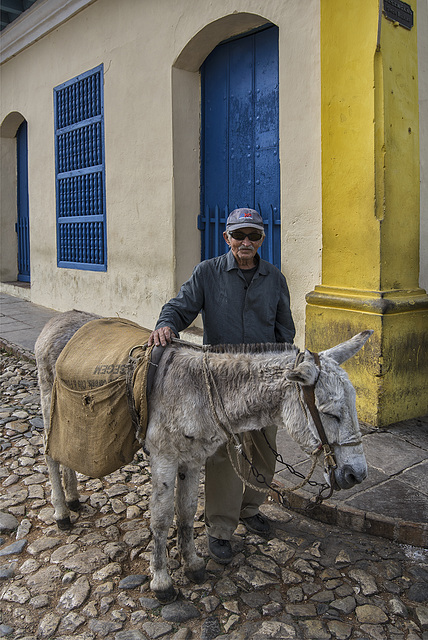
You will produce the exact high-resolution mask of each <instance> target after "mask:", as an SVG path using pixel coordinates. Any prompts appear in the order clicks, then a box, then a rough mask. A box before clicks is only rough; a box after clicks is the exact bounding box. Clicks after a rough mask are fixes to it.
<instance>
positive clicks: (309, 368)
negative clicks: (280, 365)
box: [287, 349, 319, 385]
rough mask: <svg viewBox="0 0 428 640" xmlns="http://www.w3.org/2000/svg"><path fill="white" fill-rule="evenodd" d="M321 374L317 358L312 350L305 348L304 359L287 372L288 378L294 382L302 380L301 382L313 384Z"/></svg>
mask: <svg viewBox="0 0 428 640" xmlns="http://www.w3.org/2000/svg"><path fill="white" fill-rule="evenodd" d="M318 375H319V369H318V367H317V366H316V364H315V358H314V356H313V355H312V353H311V352H310V351H308V350H307V349H306V350H305V356H304V358H303V360H302V361H301V362H300V363H299V364H298V365H297V366H295V367H294V369H291V371H288V372H287V379H288V380H292V381H293V382H300V384H304V385H311V384H315V381H316V380H317V378H318Z"/></svg>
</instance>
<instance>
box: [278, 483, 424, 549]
mask: <svg viewBox="0 0 428 640" xmlns="http://www.w3.org/2000/svg"><path fill="white" fill-rule="evenodd" d="M272 485H273V486H274V487H276V488H277V490H278V491H279V492H280V493H281V492H282V493H283V494H284V496H285V497H286V500H287V505H286V507H287V508H289V509H291V510H292V511H296V512H298V513H299V514H300V515H304V516H306V517H308V518H311V519H314V520H318V521H319V522H323V523H324V524H330V525H336V526H339V527H341V528H342V529H351V530H352V531H355V532H356V533H367V534H369V535H372V536H379V537H382V538H387V539H388V540H393V541H394V542H399V543H401V544H408V545H411V546H414V547H422V548H428V523H422V522H408V521H406V520H399V519H394V518H390V517H388V516H380V515H379V514H377V513H372V512H370V511H362V510H361V509H355V508H354V507H349V506H347V505H338V504H333V503H332V502H329V501H328V500H326V501H325V502H322V503H321V504H317V505H314V504H313V502H312V497H311V498H308V497H307V494H306V495H304V494H303V493H302V492H301V491H290V490H289V489H287V488H286V487H285V486H284V485H282V484H281V483H279V482H278V481H277V480H274V481H273V482H272ZM269 495H270V497H271V498H272V499H273V500H274V501H275V502H277V503H278V504H281V502H280V499H279V498H278V495H277V494H276V493H275V491H272V492H271V493H270V494H269Z"/></svg>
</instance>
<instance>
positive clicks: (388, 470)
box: [0, 293, 428, 547]
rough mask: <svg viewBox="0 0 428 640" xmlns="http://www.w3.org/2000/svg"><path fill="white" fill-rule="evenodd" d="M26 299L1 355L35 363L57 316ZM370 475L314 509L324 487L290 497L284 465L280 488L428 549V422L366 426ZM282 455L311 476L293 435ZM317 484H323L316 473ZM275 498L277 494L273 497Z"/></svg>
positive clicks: (312, 513) (1, 299)
mask: <svg viewBox="0 0 428 640" xmlns="http://www.w3.org/2000/svg"><path fill="white" fill-rule="evenodd" d="M55 313H56V312H55V311H53V310H51V309H46V308H45V307H41V306H38V305H35V304H32V303H31V302H28V301H26V300H22V299H21V298H16V297H14V296H10V295H8V294H5V293H0V349H4V350H6V351H9V352H11V353H14V354H15V355H17V356H23V357H27V358H30V359H34V344H35V342H36V339H37V336H38V335H39V333H40V331H41V329H42V327H43V326H44V324H45V323H46V322H47V321H48V320H49V319H50V318H51V317H52V316H54V315H55ZM361 426H362V431H363V442H364V449H365V453H366V458H367V462H368V466H369V475H368V478H367V480H365V481H364V482H363V483H362V484H361V485H359V486H356V487H354V488H352V489H350V490H348V491H339V492H335V493H334V494H333V496H332V498H330V499H329V500H325V501H324V502H323V503H322V504H321V505H317V506H315V507H314V508H312V509H307V507H311V503H312V501H313V498H314V497H315V496H316V495H317V493H318V490H319V487H318V486H315V487H308V485H306V486H305V487H304V488H303V489H299V490H297V491H295V492H292V493H291V492H289V491H286V489H287V488H288V487H292V486H294V485H296V484H298V482H299V478H296V476H294V475H292V474H290V472H289V471H288V470H286V469H285V470H281V469H282V468H283V467H282V466H281V465H280V464H279V465H278V468H277V473H276V476H275V481H276V485H277V486H278V488H279V489H280V491H281V492H283V493H284V490H285V495H286V499H287V501H288V504H289V506H290V507H291V508H292V509H295V510H299V511H300V510H303V512H304V513H306V514H307V516H308V517H310V518H314V519H317V520H320V521H322V522H328V523H330V524H337V525H339V526H342V527H344V528H347V529H350V530H353V531H356V532H364V533H370V534H373V535H379V536H383V537H385V538H388V539H391V540H395V541H396V542H401V543H403V544H409V545H414V546H418V547H427V546H428V480H427V478H428V416H425V417H424V418H419V419H414V420H406V421H404V422H400V423H397V424H394V425H390V426H389V427H387V428H383V429H372V428H370V427H368V426H367V425H364V424H362V425H361ZM277 449H278V451H279V453H280V454H281V455H282V457H283V459H284V461H285V462H286V463H287V464H288V465H292V466H293V467H294V468H295V469H296V470H297V471H299V472H301V473H303V474H306V472H307V470H308V468H309V462H308V459H307V458H306V456H305V454H303V453H302V452H301V450H300V448H299V447H298V446H297V445H296V444H295V443H294V441H293V440H291V438H289V437H288V436H287V434H286V433H285V432H284V431H282V432H280V433H279V434H278V446H277ZM314 480H316V481H318V482H323V477H322V472H321V471H320V470H318V469H317V470H316V472H315V474H314ZM273 497H274V498H275V494H273Z"/></svg>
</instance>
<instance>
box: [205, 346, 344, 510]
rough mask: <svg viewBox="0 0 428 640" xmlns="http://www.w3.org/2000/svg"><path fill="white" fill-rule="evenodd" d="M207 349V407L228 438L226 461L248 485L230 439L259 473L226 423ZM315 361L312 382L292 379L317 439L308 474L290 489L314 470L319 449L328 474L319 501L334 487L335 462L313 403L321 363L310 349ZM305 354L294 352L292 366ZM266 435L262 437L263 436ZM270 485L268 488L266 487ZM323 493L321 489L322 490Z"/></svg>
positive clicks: (307, 479)
mask: <svg viewBox="0 0 428 640" xmlns="http://www.w3.org/2000/svg"><path fill="white" fill-rule="evenodd" d="M208 353H209V352H208V351H205V352H204V354H203V358H202V368H203V374H204V378H205V384H206V388H207V392H208V397H209V403H210V407H211V412H212V415H213V418H214V420H215V422H216V424H217V426H218V427H220V428H221V429H222V431H223V432H224V433H225V435H226V436H227V437H228V441H227V449H228V454H229V458H230V462H231V464H232V466H233V468H234V469H235V472H236V473H237V475H238V476H239V477H240V479H241V480H242V481H243V482H244V484H248V482H247V481H246V480H245V479H244V478H243V477H242V475H241V474H240V472H239V470H238V469H237V468H236V466H235V465H234V463H233V460H232V456H231V451H230V446H231V444H232V442H233V443H234V446H235V448H236V449H237V451H238V452H239V453H240V454H241V455H243V456H244V459H245V460H246V462H247V463H248V464H249V465H250V467H251V468H252V470H253V473H254V475H255V476H256V477H259V476H261V474H259V473H258V471H257V470H256V469H254V468H253V464H252V463H251V461H250V460H249V459H248V457H247V456H246V455H245V452H244V451H243V447H242V444H241V443H240V442H239V440H238V438H237V436H236V434H234V433H233V432H232V428H231V426H230V424H229V420H228V417H227V413H226V410H225V408H224V405H223V401H222V399H221V396H220V393H219V391H218V389H217V385H216V383H215V380H214V376H213V374H212V372H211V370H210V368H209V364H208ZM309 353H310V354H311V355H312V356H313V357H314V360H315V364H316V366H317V367H318V376H317V378H316V380H315V382H314V383H313V384H312V385H302V384H299V383H297V382H296V387H297V389H298V393H299V399H300V390H301V391H302V394H303V399H304V401H305V403H306V406H307V408H308V410H309V413H310V414H311V416H312V419H313V421H314V424H315V427H316V430H317V433H318V436H319V438H320V440H321V442H320V444H319V446H318V447H317V448H316V449H315V451H313V452H312V454H311V456H312V459H313V462H312V467H311V470H310V471H309V473H308V475H307V476H306V477H305V478H304V479H303V481H302V482H300V483H299V484H298V485H296V486H295V487H293V488H292V489H291V491H294V490H296V489H299V488H301V487H302V486H303V485H304V484H306V483H307V482H309V480H310V478H311V476H312V474H313V471H314V470H315V465H316V460H317V458H318V456H319V454H320V453H321V451H322V452H323V453H324V467H325V470H326V473H328V476H329V487H328V489H329V493H328V495H326V496H321V493H320V495H319V496H318V497H317V499H316V502H317V503H319V502H321V500H323V499H326V498H330V497H331V495H332V493H333V491H334V487H335V480H334V470H335V469H337V463H336V459H335V457H334V453H333V451H332V448H331V447H330V444H329V442H328V438H327V435H326V433H325V430H324V427H323V424H322V421H321V417H320V414H319V411H318V408H317V406H316V404H315V386H316V384H317V382H318V379H319V376H320V373H321V362H320V358H319V355H318V353H313V352H309ZM304 356H305V352H304V351H299V353H298V354H297V357H296V361H295V364H294V367H296V366H297V365H298V364H300V363H301V362H302V361H303V359H304ZM213 392H214V394H215V396H216V400H217V405H219V406H220V407H221V410H222V413H223V416H224V418H223V420H221V419H220V418H219V416H218V413H217V410H216V407H215V404H216V403H215V402H214V397H213ZM300 403H301V405H302V409H303V412H304V414H305V416H306V419H307V418H308V416H307V413H306V410H305V406H304V405H303V403H302V401H301V399H300ZM265 437H266V436H265ZM250 486H251V487H252V488H253V489H255V490H256V491H257V490H258V491H261V492H266V490H265V489H258V488H257V487H256V486H254V485H252V484H251V485H250ZM269 488H271V487H269ZM324 488H327V485H324ZM322 492H323V491H322Z"/></svg>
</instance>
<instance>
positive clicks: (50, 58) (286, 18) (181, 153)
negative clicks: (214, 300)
mask: <svg viewBox="0 0 428 640" xmlns="http://www.w3.org/2000/svg"><path fill="white" fill-rule="evenodd" d="M44 4H45V5H47V4H48V2H45V3H44ZM241 12H242V15H241ZM34 15H36V14H35V13H34ZM227 16H229V17H227ZM266 21H271V22H273V23H275V24H276V25H278V26H279V34H280V36H279V56H280V160H281V185H282V193H281V201H282V254H283V259H282V263H283V271H284V273H285V274H286V277H287V279H288V282H289V286H290V290H291V295H292V303H293V313H294V316H295V319H296V323H297V327H298V339H297V342H299V343H300V344H302V341H303V335H304V308H305V301H304V296H305V293H307V292H308V291H310V290H312V289H313V288H314V286H315V284H317V283H318V282H319V277H320V254H321V209H320V207H321V205H320V122H319V119H320V109H319V98H320V86H319V77H320V73H319V2H318V0H306V1H305V2H304V3H302V2H297V1H296V0H270V1H263V2H261V1H257V0H233V1H232V0H216V2H214V3H211V2H210V3H208V2H200V1H199V0H174V1H173V0H146V1H145V2H139V1H137V0H122V1H121V2H120V3H119V2H116V1H115V0H97V1H96V2H94V3H92V4H90V5H89V6H87V7H86V8H84V9H83V10H81V11H80V13H78V14H77V15H74V16H73V17H72V18H70V19H69V20H68V21H66V22H65V23H64V24H61V25H60V26H58V27H57V28H55V29H54V30H53V31H51V32H50V33H48V34H47V35H46V36H44V37H43V38H41V39H40V40H38V41H36V42H34V43H33V44H31V46H29V47H27V48H26V49H24V50H23V51H21V52H19V53H18V54H17V55H16V56H14V57H12V58H11V59H9V60H8V61H6V62H5V63H4V64H3V65H2V98H1V113H0V122H3V120H4V118H5V117H6V116H7V115H8V114H9V113H10V112H12V111H16V112H19V113H20V114H22V115H23V116H24V117H25V118H26V120H27V121H28V136H29V139H28V144H29V195H30V224H31V274H32V275H31V279H32V281H31V299H32V301H33V302H35V303H38V304H42V305H46V306H49V307H53V308H56V309H59V310H65V309H68V308H70V307H78V308H81V309H85V310H89V311H96V312H98V313H101V314H105V315H115V314H119V315H123V316H127V317H130V318H133V319H135V320H137V321H138V322H140V323H142V324H143V325H146V326H153V323H154V322H155V320H156V318H157V315H158V312H159V310H160V307H161V305H162V304H163V303H164V302H165V301H166V300H167V299H168V298H169V297H170V296H171V295H174V293H175V292H176V290H177V287H178V286H179V284H180V283H181V282H182V281H183V279H184V278H186V277H188V275H190V273H191V270H192V268H193V266H194V265H195V264H196V263H197V262H198V260H199V256H200V249H199V233H198V232H197V230H196V216H197V214H198V209H199V110H200V104H199V101H200V98H199V74H198V71H197V69H198V67H199V65H200V64H201V62H202V61H203V59H204V58H205V56H206V55H207V54H208V53H209V52H210V51H211V50H212V48H214V46H216V44H217V43H218V42H219V41H221V40H222V39H224V38H226V37H229V36H230V35H232V34H234V33H239V32H242V31H244V30H247V29H249V28H251V27H254V26H256V25H257V24H261V23H263V22H266ZM198 34H199V35H198ZM100 63H103V64H104V105H105V143H106V146H105V148H106V194H107V251H108V270H107V272H106V273H98V272H92V271H81V270H74V269H58V268H57V266H56V237H55V236H56V230H55V170H54V125H53V87H55V86H57V85H58V84H60V83H62V82H65V81H67V80H69V79H71V78H73V77H74V76H76V75H78V74H80V73H82V72H84V71H87V70H89V69H91V68H93V67H95V66H97V65H99V64H100ZM18 79H19V80H18ZM8 215H11V214H10V212H8V211H4V210H2V217H3V218H4V217H7V216H8ZM15 215H16V213H15ZM175 267H177V272H176V278H175V275H174V274H175ZM2 279H3V280H4V277H3V276H2Z"/></svg>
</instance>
